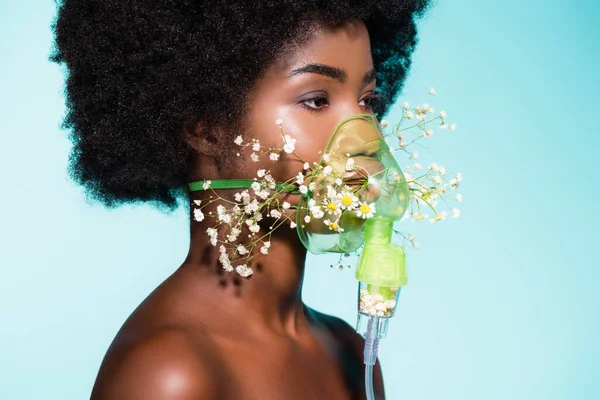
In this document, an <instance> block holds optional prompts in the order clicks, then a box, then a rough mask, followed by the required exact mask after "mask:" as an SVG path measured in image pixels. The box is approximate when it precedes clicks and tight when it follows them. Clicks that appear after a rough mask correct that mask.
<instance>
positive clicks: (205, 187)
mask: <svg viewBox="0 0 600 400" xmlns="http://www.w3.org/2000/svg"><path fill="white" fill-rule="evenodd" d="M209 187H210V181H204V183H203V184H202V189H204V190H208V188H209Z"/></svg>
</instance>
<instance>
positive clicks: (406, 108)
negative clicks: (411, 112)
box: [402, 101, 410, 110]
mask: <svg viewBox="0 0 600 400" xmlns="http://www.w3.org/2000/svg"><path fill="white" fill-rule="evenodd" d="M402 108H404V109H405V110H408V109H409V108H410V106H409V104H408V101H405V102H404V104H403V105H402Z"/></svg>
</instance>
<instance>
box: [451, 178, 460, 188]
mask: <svg viewBox="0 0 600 400" xmlns="http://www.w3.org/2000/svg"><path fill="white" fill-rule="evenodd" d="M458 185H459V183H458V179H456V178H453V179H451V180H450V186H451V187H453V188H454V189H456V188H457V187H458Z"/></svg>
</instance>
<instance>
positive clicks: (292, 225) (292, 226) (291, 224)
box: [290, 221, 296, 229]
mask: <svg viewBox="0 0 600 400" xmlns="http://www.w3.org/2000/svg"><path fill="white" fill-rule="evenodd" d="M295 227H296V223H295V222H294V221H292V222H290V228H292V229H294V228H295Z"/></svg>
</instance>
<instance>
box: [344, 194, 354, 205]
mask: <svg viewBox="0 0 600 400" xmlns="http://www.w3.org/2000/svg"><path fill="white" fill-rule="evenodd" d="M342 204H343V205H345V206H346V207H348V206H349V205H350V204H352V197H350V196H348V195H346V196H344V197H342Z"/></svg>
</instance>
